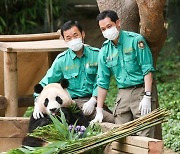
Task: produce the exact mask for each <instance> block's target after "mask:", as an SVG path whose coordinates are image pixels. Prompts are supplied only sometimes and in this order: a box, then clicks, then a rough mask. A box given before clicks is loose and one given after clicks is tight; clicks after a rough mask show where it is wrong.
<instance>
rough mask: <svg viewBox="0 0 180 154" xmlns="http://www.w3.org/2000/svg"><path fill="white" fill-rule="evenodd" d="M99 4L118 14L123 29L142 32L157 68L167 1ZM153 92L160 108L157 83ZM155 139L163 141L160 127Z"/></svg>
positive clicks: (105, 0)
mask: <svg viewBox="0 0 180 154" xmlns="http://www.w3.org/2000/svg"><path fill="white" fill-rule="evenodd" d="M97 3H98V7H99V10H100V12H102V11H103V10H109V9H111V10H114V11H116V12H117V14H118V16H119V18H120V21H121V28H122V29H124V30H128V31H134V32H140V34H142V35H143V36H144V37H145V38H146V40H147V43H148V44H149V47H150V49H151V52H152V55H153V60H154V66H156V62H157V58H158V55H159V51H160V49H161V48H162V46H163V44H164V42H165V39H166V30H165V28H164V18H163V8H164V5H165V0H97ZM139 20H140V22H139ZM152 91H153V92H154V93H155V95H156V100H155V102H156V107H158V106H159V105H158V96H157V87H156V82H154V83H153V89H152ZM155 138H157V139H162V133H161V127H160V126H159V125H158V126H157V127H156V129H155Z"/></svg>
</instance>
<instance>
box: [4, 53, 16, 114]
mask: <svg viewBox="0 0 180 154" xmlns="http://www.w3.org/2000/svg"><path fill="white" fill-rule="evenodd" d="M4 94H5V97H6V98H7V101H8V105H7V108H6V111H5V116H6V117H16V116H17V113H18V97H17V53H15V52H8V50H7V51H6V52H4Z"/></svg>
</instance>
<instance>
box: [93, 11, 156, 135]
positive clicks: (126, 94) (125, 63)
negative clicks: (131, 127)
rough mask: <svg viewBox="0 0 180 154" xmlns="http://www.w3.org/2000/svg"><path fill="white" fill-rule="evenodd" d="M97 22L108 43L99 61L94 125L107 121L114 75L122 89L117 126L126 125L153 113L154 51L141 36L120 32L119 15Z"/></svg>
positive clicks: (110, 13)
mask: <svg viewBox="0 0 180 154" xmlns="http://www.w3.org/2000/svg"><path fill="white" fill-rule="evenodd" d="M97 21H98V23H99V26H100V29H101V31H102V34H103V36H104V37H105V38H107V40H106V41H105V42H104V43H103V45H102V48H101V50H100V53H99V57H98V58H99V59H98V81H97V84H98V99H97V108H96V111H97V114H96V117H95V119H94V120H93V121H92V123H93V122H101V121H102V119H103V114H102V111H103V104H104V101H105V98H106V95H107V90H108V89H109V84H110V77H111V74H112V75H114V77H115V80H116V82H117V87H118V88H119V92H118V95H117V100H116V105H115V109H114V116H115V123H117V124H123V123H126V122H128V121H131V120H133V119H136V118H139V117H140V116H143V115H145V114H148V113H149V112H151V110H152V105H151V97H152V96H151V89H152V81H153V78H152V72H153V71H154V67H153V60H152V55H151V51H150V49H149V47H148V45H147V44H146V41H145V39H144V38H143V37H142V36H141V35H140V34H137V33H134V32H128V31H123V30H121V29H120V20H119V18H118V16H117V13H116V12H114V11H112V10H106V11H103V12H102V13H100V14H99V15H98V16H97ZM152 134H153V132H152V131H149V130H145V131H143V132H142V133H141V135H143V136H151V137H152Z"/></svg>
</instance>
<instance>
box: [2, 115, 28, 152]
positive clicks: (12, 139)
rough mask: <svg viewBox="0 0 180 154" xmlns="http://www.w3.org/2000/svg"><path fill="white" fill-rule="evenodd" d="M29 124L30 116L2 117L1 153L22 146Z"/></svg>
mask: <svg viewBox="0 0 180 154" xmlns="http://www.w3.org/2000/svg"><path fill="white" fill-rule="evenodd" d="M28 125H29V118H23V117H0V127H1V129H0V153H1V152H5V151H8V150H10V149H13V148H18V147H21V144H22V140H23V138H24V137H25V136H26V133H27V132H28Z"/></svg>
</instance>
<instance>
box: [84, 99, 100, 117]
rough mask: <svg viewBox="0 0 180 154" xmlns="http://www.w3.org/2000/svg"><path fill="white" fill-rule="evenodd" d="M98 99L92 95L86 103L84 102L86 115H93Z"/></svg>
mask: <svg viewBox="0 0 180 154" xmlns="http://www.w3.org/2000/svg"><path fill="white" fill-rule="evenodd" d="M96 102H97V101H96V99H95V98H94V97H91V98H90V100H89V101H87V102H86V103H84V105H83V108H82V109H83V113H84V115H86V116H87V115H91V114H92V112H93V111H94V107H95V105H96Z"/></svg>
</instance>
